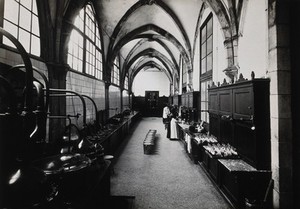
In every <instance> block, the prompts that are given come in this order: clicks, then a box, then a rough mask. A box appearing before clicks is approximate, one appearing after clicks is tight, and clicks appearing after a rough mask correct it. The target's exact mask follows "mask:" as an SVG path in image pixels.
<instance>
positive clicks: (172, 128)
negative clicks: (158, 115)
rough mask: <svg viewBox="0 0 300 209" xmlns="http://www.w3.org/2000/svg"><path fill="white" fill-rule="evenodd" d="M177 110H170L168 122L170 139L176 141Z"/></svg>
mask: <svg viewBox="0 0 300 209" xmlns="http://www.w3.org/2000/svg"><path fill="white" fill-rule="evenodd" d="M177 115H178V113H177V110H176V108H175V107H174V108H173V109H172V110H171V122H170V139H174V140H176V139H178V138H179V137H178V130H177V129H178V127H177Z"/></svg>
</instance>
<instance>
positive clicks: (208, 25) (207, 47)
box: [200, 15, 213, 122]
mask: <svg viewBox="0 0 300 209" xmlns="http://www.w3.org/2000/svg"><path fill="white" fill-rule="evenodd" d="M200 38H201V39H200V49H201V52H200V66H201V69H200V91H201V110H202V112H201V120H204V121H206V122H209V117H208V113H207V112H206V110H208V90H207V87H208V85H211V83H212V71H213V18H212V15H210V16H209V17H208V18H207V20H206V21H205V22H204V23H203V25H202V26H201V29H200Z"/></svg>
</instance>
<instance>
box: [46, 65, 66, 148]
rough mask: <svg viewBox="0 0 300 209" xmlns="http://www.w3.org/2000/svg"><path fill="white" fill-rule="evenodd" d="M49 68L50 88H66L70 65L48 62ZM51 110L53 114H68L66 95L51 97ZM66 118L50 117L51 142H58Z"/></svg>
mask: <svg viewBox="0 0 300 209" xmlns="http://www.w3.org/2000/svg"><path fill="white" fill-rule="evenodd" d="M46 64H47V68H48V76H49V86H50V88H56V89H66V75H67V71H68V68H69V66H67V65H63V64H60V63H46ZM49 112H50V115H52V116H58V115H66V99H65V97H50V101H49ZM65 125H66V120H63V119H50V120H49V127H50V129H49V142H50V143H54V144H55V143H56V142H57V140H59V139H60V138H61V137H62V135H63V132H64V127H65Z"/></svg>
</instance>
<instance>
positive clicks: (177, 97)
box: [173, 95, 181, 107]
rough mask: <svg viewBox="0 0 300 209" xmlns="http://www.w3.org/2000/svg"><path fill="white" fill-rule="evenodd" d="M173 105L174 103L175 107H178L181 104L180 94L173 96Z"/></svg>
mask: <svg viewBox="0 0 300 209" xmlns="http://www.w3.org/2000/svg"><path fill="white" fill-rule="evenodd" d="M173 105H176V106H177V107H179V106H180V105H181V96H180V95H174V96H173Z"/></svg>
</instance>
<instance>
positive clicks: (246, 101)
mask: <svg viewBox="0 0 300 209" xmlns="http://www.w3.org/2000/svg"><path fill="white" fill-rule="evenodd" d="M233 103H234V104H233V118H234V119H235V120H246V121H249V120H251V119H252V116H253V111H254V110H253V108H254V107H253V88H252V86H244V87H243V86H240V87H239V88H236V89H233Z"/></svg>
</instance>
